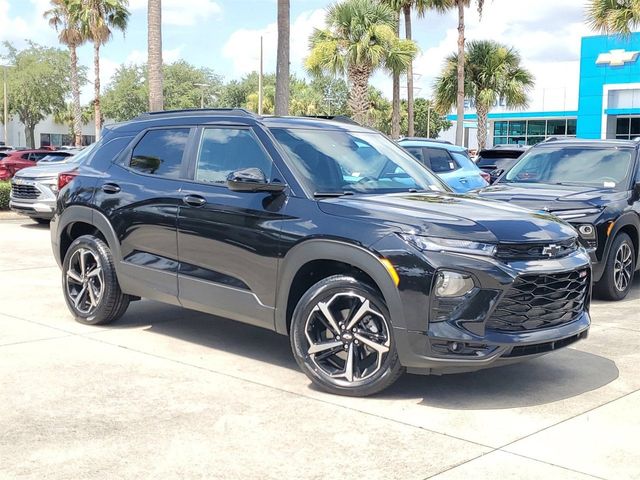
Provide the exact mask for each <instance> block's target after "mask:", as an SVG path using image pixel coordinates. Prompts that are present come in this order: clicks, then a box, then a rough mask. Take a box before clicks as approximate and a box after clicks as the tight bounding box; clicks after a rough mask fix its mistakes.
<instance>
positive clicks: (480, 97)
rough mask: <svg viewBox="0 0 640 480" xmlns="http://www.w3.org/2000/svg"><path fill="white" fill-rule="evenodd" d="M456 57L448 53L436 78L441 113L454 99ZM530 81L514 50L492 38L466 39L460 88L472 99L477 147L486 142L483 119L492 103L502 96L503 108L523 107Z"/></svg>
mask: <svg viewBox="0 0 640 480" xmlns="http://www.w3.org/2000/svg"><path fill="white" fill-rule="evenodd" d="M458 58H459V57H458V55H457V54H456V53H453V54H451V55H450V56H449V57H448V58H447V60H446V63H445V66H444V69H443V71H442V73H441V75H440V76H439V77H438V78H437V79H436V84H435V97H436V106H437V108H438V110H440V111H441V112H443V113H444V112H447V111H449V109H450V108H451V107H452V106H453V105H454V104H455V103H456V102H457V101H458V99H457V97H458V90H459V89H458V66H459V65H460V64H459V61H458ZM533 84H534V80H533V75H532V74H531V73H530V72H529V71H528V70H527V69H525V68H524V67H523V66H522V65H521V57H520V54H519V53H518V51H517V50H515V49H513V48H509V47H507V46H505V45H502V44H500V43H497V42H494V41H493V40H482V41H473V42H469V44H468V46H467V51H466V62H465V83H464V85H463V91H464V93H465V95H466V96H467V97H468V98H471V99H473V101H474V102H475V106H476V112H477V114H478V148H479V149H480V150H481V149H483V148H485V146H486V144H487V118H488V116H489V111H490V109H491V107H492V106H493V105H494V103H495V102H496V101H497V100H498V99H503V100H504V102H505V104H506V106H507V108H525V107H526V106H527V93H528V91H529V90H530V89H531V88H532V87H533Z"/></svg>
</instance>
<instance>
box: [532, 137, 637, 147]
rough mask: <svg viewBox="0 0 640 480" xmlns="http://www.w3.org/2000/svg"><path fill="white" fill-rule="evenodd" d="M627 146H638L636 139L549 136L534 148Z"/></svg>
mask: <svg viewBox="0 0 640 480" xmlns="http://www.w3.org/2000/svg"><path fill="white" fill-rule="evenodd" d="M557 146H567V147H629V148H638V147H639V146H640V141H638V140H615V139H587V138H550V139H547V140H546V141H544V142H540V143H538V144H537V145H535V146H534V148H543V147H557Z"/></svg>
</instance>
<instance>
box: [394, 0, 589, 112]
mask: <svg viewBox="0 0 640 480" xmlns="http://www.w3.org/2000/svg"><path fill="white" fill-rule="evenodd" d="M514 4H515V2H514V1H513V0H494V1H493V2H485V8H484V13H483V17H482V19H481V20H480V19H479V18H478V15H477V13H476V12H475V11H474V10H473V9H467V16H466V31H465V37H466V39H467V41H470V40H485V39H494V40H497V41H499V42H501V43H504V44H506V45H509V46H513V47H515V48H516V49H517V50H518V51H519V52H520V54H521V55H522V58H523V64H524V65H525V66H526V67H527V68H528V69H529V70H530V71H531V72H532V73H533V74H534V76H535V78H536V86H535V89H534V91H533V92H532V93H531V95H530V100H531V106H530V108H531V109H541V108H542V107H543V106H544V108H545V109H547V110H550V109H558V110H561V109H564V108H566V109H575V108H577V95H578V93H577V90H578V74H579V58H580V38H581V37H582V36H585V35H588V34H590V33H591V32H590V31H589V29H588V27H587V26H586V25H585V23H584V2H583V1H582V0H568V1H566V2H558V1H557V0H537V1H536V2H520V1H519V2H518V7H517V8H516V7H515V6H514ZM434 17H435V14H431V15H429V17H428V18H427V20H426V22H428V23H426V22H425V23H421V22H420V21H418V22H416V28H421V27H422V25H426V26H427V28H428V25H429V24H433V23H434V22H435V18H434ZM439 21H440V22H441V24H443V25H445V28H446V33H445V37H444V38H443V39H442V40H441V41H440V42H439V43H438V44H437V45H435V46H431V47H427V48H424V47H425V46H424V45H423V52H422V54H421V55H419V57H418V58H417V59H416V62H415V66H414V72H415V73H416V74H420V75H422V77H421V78H420V79H419V80H418V81H417V82H416V84H417V85H418V86H420V87H422V92H420V95H424V96H429V95H430V92H431V90H432V86H433V82H434V79H435V77H436V76H437V75H438V74H439V73H440V71H441V69H442V66H443V64H444V61H445V58H446V57H447V56H448V55H449V54H451V53H453V52H454V51H455V50H456V48H457V43H456V42H457V37H458V32H457V19H456V17H455V15H454V14H453V13H451V14H449V15H446V16H442V17H440V18H439ZM387 93H388V94H390V92H387Z"/></svg>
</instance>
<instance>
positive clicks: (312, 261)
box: [275, 239, 405, 335]
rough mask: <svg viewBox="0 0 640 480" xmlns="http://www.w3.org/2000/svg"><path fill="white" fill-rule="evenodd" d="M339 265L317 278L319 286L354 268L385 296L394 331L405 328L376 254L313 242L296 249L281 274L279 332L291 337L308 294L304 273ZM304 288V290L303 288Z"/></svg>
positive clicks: (329, 242)
mask: <svg viewBox="0 0 640 480" xmlns="http://www.w3.org/2000/svg"><path fill="white" fill-rule="evenodd" d="M328 265H336V267H337V269H336V270H332V269H331V268H327V269H326V270H325V272H326V273H327V274H326V275H320V276H317V277H315V278H314V279H313V280H314V281H313V282H312V284H313V283H316V282H317V281H320V280H321V279H322V278H326V277H327V276H330V275H333V274H336V273H346V272H345V271H344V267H343V266H347V267H349V268H350V270H349V271H350V272H351V273H354V274H355V276H356V278H358V277H360V278H359V279H360V280H363V281H367V283H371V284H372V286H373V287H374V288H376V289H377V290H378V291H379V292H380V293H381V294H382V296H383V298H384V300H385V303H386V304H387V308H388V309H389V312H390V313H391V322H392V324H393V326H394V327H404V325H405V322H404V313H403V309H402V303H401V301H400V296H399V294H398V290H397V287H396V285H395V284H394V282H393V280H392V278H391V276H390V274H389V272H388V271H387V269H386V267H385V266H384V265H383V264H382V263H381V262H380V259H379V257H378V256H376V255H375V254H374V253H373V252H372V251H370V250H367V249H365V248H363V247H360V246H358V245H353V244H350V243H347V242H342V241H339V240H329V239H312V240H307V241H304V242H302V243H300V244H298V245H296V246H295V247H293V248H292V249H291V250H290V251H289V252H288V253H287V255H286V256H285V258H284V259H283V260H282V261H281V263H280V268H279V271H278V293H277V296H276V310H275V330H276V331H277V332H278V333H281V334H284V335H288V333H289V323H290V320H291V315H292V313H293V309H294V308H295V306H296V304H297V300H299V298H300V297H301V296H302V295H303V294H304V292H306V291H307V290H308V287H310V286H311V285H307V284H306V283H302V284H301V277H300V274H301V273H303V274H304V273H305V272H307V271H310V270H311V271H312V270H313V268H310V267H313V266H323V267H326V266H328ZM301 286H302V287H303V288H300V287H301Z"/></svg>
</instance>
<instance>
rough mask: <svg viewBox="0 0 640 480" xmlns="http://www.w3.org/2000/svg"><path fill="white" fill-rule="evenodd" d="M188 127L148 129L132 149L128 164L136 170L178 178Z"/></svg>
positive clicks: (187, 138)
mask: <svg viewBox="0 0 640 480" xmlns="http://www.w3.org/2000/svg"><path fill="white" fill-rule="evenodd" d="M189 132H190V129H188V128H170V129H162V130H150V131H148V132H147V133H145V135H144V136H143V137H142V139H141V140H140V141H139V142H138V144H137V145H136V146H135V148H134V149H133V153H132V155H131V162H130V164H129V166H130V167H131V168H132V169H133V170H136V171H138V172H141V173H146V174H151V175H159V176H162V177H168V178H179V177H180V169H181V166H182V157H183V155H184V151H185V148H186V146H187V141H188V140H189Z"/></svg>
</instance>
